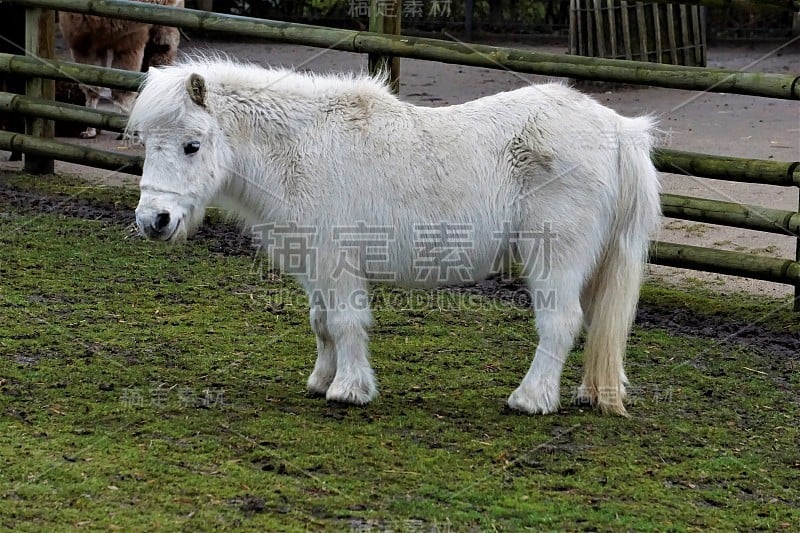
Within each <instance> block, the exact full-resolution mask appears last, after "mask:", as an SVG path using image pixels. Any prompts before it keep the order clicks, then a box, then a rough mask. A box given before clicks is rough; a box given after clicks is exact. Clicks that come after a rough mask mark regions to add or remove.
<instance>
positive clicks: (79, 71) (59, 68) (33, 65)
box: [0, 53, 145, 91]
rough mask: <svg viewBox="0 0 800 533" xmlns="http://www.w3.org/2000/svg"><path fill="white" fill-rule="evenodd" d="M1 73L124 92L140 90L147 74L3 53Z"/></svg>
mask: <svg viewBox="0 0 800 533" xmlns="http://www.w3.org/2000/svg"><path fill="white" fill-rule="evenodd" d="M0 72H9V73H11V74H19V75H20V76H26V77H33V76H37V77H42V78H48V79H53V80H63V81H74V82H80V83H86V84H89V85H100V86H102V87H110V88H112V89H121V90H124V91H138V90H139V87H140V86H141V84H142V82H143V81H144V79H145V75H144V74H141V73H138V72H131V71H129V70H120V69H113V68H105V67H96V66H94V65H84V64H82V63H71V62H69V61H60V60H57V59H47V60H45V59H39V58H38V57H29V56H19V55H14V54H5V53H0Z"/></svg>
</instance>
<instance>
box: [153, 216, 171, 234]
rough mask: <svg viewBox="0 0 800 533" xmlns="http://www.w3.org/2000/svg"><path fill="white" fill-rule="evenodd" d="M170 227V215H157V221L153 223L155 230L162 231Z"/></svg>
mask: <svg viewBox="0 0 800 533" xmlns="http://www.w3.org/2000/svg"><path fill="white" fill-rule="evenodd" d="M167 225H169V213H159V214H158V215H156V221H155V222H154V223H153V229H154V230H156V231H161V230H163V229H164V228H166V227H167Z"/></svg>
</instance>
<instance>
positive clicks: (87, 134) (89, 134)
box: [81, 128, 97, 139]
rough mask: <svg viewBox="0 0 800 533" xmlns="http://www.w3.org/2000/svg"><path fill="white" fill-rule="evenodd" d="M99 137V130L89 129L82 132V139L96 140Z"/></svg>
mask: <svg viewBox="0 0 800 533" xmlns="http://www.w3.org/2000/svg"><path fill="white" fill-rule="evenodd" d="M96 137H97V130H96V129H94V128H89V129H87V130H86V131H82V132H81V139H94V138H96Z"/></svg>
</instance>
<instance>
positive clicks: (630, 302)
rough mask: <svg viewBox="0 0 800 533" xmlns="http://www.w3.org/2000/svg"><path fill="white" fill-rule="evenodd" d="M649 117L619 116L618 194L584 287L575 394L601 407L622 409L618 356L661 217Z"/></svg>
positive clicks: (621, 355)
mask: <svg viewBox="0 0 800 533" xmlns="http://www.w3.org/2000/svg"><path fill="white" fill-rule="evenodd" d="M653 132H654V120H653V119H651V118H650V117H639V118H634V119H629V118H620V131H619V156H618V157H619V196H618V203H617V212H616V214H615V218H614V220H613V222H612V231H611V237H610V238H609V241H608V243H607V245H606V248H605V253H604V254H603V255H602V257H601V260H600V263H599V264H598V266H597V268H596V270H595V272H594V275H593V277H592V279H591V280H590V281H589V283H588V284H587V287H586V289H585V293H584V298H583V300H584V302H585V303H586V309H585V310H584V311H585V313H586V320H587V326H588V332H587V338H586V347H585V363H584V364H585V374H584V381H583V385H582V386H581V391H580V393H579V396H580V397H581V399H583V400H588V401H589V402H591V403H592V404H594V405H596V406H597V407H599V408H600V409H601V410H602V411H603V412H604V413H614V414H619V415H627V413H626V411H625V406H624V405H623V400H624V399H625V385H626V384H627V378H626V377H625V371H624V369H623V358H624V354H625V347H626V344H627V339H628V335H629V333H630V329H631V324H632V322H633V319H634V316H635V313H636V304H637V302H638V300H639V288H640V285H641V282H642V277H643V274H644V265H645V262H646V260H647V251H648V246H649V241H650V237H651V236H652V235H653V233H654V232H655V230H656V229H657V228H658V225H659V223H660V215H661V205H660V198H659V183H658V174H657V172H656V169H655V167H654V166H653V163H652V162H651V159H650V156H651V152H652V149H653V143H654V135H653Z"/></svg>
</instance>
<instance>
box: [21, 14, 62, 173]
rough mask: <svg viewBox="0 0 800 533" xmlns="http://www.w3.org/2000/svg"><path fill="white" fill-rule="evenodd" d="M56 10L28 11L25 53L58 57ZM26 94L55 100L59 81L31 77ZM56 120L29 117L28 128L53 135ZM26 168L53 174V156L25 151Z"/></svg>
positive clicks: (42, 134) (26, 86)
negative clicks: (56, 83) (43, 155)
mask: <svg viewBox="0 0 800 533" xmlns="http://www.w3.org/2000/svg"><path fill="white" fill-rule="evenodd" d="M55 31H56V14H55V11H49V10H44V9H40V8H28V9H26V10H25V55H28V56H33V57H38V58H41V59H42V60H44V61H47V60H49V59H53V58H54V57H55ZM25 94H26V95H28V96H30V97H33V98H42V99H44V100H53V99H54V98H55V82H54V81H53V80H45V79H42V78H29V79H28V81H27V82H26V83H25ZM54 127H55V126H54V123H53V121H52V120H44V119H41V118H26V119H25V131H26V133H28V135H35V136H36V137H44V138H52V137H53V136H54V133H55V132H54ZM25 170H26V171H27V172H30V173H32V174H52V173H53V172H54V164H53V159H52V158H48V157H40V156H31V155H28V154H25Z"/></svg>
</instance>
